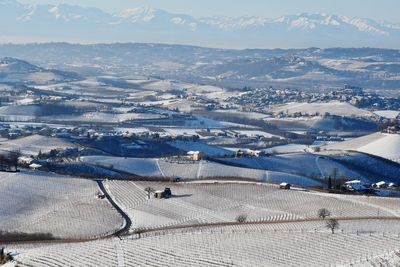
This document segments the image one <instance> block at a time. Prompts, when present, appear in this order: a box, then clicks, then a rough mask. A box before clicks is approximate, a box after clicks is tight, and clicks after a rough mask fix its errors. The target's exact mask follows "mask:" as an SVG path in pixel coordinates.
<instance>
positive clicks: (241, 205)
mask: <svg viewBox="0 0 400 267" xmlns="http://www.w3.org/2000/svg"><path fill="white" fill-rule="evenodd" d="M107 186H108V188H109V191H110V193H111V195H112V196H113V197H114V199H115V200H116V201H117V202H118V203H119V204H120V205H121V207H122V208H123V209H124V210H126V211H127V212H128V214H129V215H130V216H131V218H133V227H134V228H141V227H145V228H158V227H167V226H177V225H190V224H199V223H216V222H233V221H235V219H236V217H237V216H239V215H246V217H247V220H248V221H254V222H257V221H269V222H279V221H291V220H299V219H315V218H317V211H318V210H319V209H320V208H327V209H328V210H330V211H331V213H332V216H335V217H353V218H355V217H376V216H381V217H397V216H400V213H399V208H398V207H399V206H400V199H395V198H387V199H380V198H377V197H376V198H373V197H362V196H356V197H354V196H342V195H331V194H323V193H317V192H307V191H301V190H280V189H278V188H277V187H276V186H273V185H269V184H252V183H238V184H237V183H178V184H176V183H175V184H174V183H156V182H132V181H108V182H107ZM146 187H151V188H153V189H155V190H162V189H164V187H170V188H171V190H172V192H173V197H172V198H170V199H163V200H159V199H154V198H151V199H147V195H146V193H145V191H144V189H145V188H146ZM385 203H388V205H385Z"/></svg>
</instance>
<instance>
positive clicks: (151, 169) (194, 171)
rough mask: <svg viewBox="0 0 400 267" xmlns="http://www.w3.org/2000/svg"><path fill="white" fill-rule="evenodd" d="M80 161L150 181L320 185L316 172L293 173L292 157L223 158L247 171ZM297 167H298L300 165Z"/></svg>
mask: <svg viewBox="0 0 400 267" xmlns="http://www.w3.org/2000/svg"><path fill="white" fill-rule="evenodd" d="M267 159H269V158H267ZM80 160H81V161H82V162H85V163H89V164H92V165H98V166H103V167H106V168H111V169H114V170H120V171H123V172H127V173H131V174H135V175H138V176H142V177H152V178H161V177H164V178H173V177H180V178H181V179H183V180H185V179H190V180H197V179H208V178H242V179H252V180H256V181H260V182H270V183H281V182H288V183H292V184H296V185H301V186H321V185H322V184H323V182H322V181H321V180H320V179H319V178H320V175H321V174H320V172H319V170H318V171H317V172H316V173H311V174H312V175H314V176H316V177H317V178H310V177H307V175H301V174H297V173H296V172H299V171H296V169H293V168H292V166H291V165H290V164H291V160H292V159H291V158H289V159H283V160H278V162H277V163H276V164H275V165H270V164H269V163H268V162H266V161H264V159H263V158H240V159H234V158H232V159H224V160H226V161H227V162H233V163H237V164H242V165H244V166H248V168H241V167H234V166H229V165H224V164H219V163H215V162H209V161H192V162H191V161H181V162H180V161H179V160H171V159H140V158H119V157H110V156H87V157H81V158H80ZM315 160H316V157H312V158H310V159H309V160H308V161H306V163H307V164H313V165H315V166H316V163H315ZM323 161H324V160H323V159H318V160H317V162H318V164H323ZM303 162H304V159H303ZM266 164H267V165H266ZM299 164H301V162H300V163H299ZM281 165H282V166H286V169H285V170H283V171H279V167H280V166H281ZM303 166H304V165H302V166H301V168H300V165H299V166H298V168H299V170H303V169H304V168H303ZM264 168H265V169H264ZM332 168H333V167H332ZM286 171H287V172H286ZM326 172H327V171H326ZM310 176H311V175H310Z"/></svg>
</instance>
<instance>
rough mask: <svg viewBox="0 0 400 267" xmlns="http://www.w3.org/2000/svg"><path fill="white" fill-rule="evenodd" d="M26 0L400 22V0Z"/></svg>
mask: <svg viewBox="0 0 400 267" xmlns="http://www.w3.org/2000/svg"><path fill="white" fill-rule="evenodd" d="M20 2H23V3H48V4H57V3H68V4H77V5H80V6H87V7H98V8H101V9H103V10H105V11H108V12H117V11H120V10H122V9H125V8H129V7H138V6H146V7H155V8H160V9H165V10H167V11H170V12H173V13H184V14H189V15H192V16H195V17H204V16H213V15H226V16H243V15H258V16H264V17H278V16H280V15H288V14H297V13H303V12H321V13H322V12H324V13H329V14H335V15H346V16H350V17H362V18H372V19H376V20H381V19H383V20H387V21H390V22H400V17H399V13H400V0H20Z"/></svg>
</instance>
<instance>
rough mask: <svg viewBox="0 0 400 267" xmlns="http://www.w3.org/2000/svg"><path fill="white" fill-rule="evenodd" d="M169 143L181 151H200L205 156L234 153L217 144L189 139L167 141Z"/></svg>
mask: <svg viewBox="0 0 400 267" xmlns="http://www.w3.org/2000/svg"><path fill="white" fill-rule="evenodd" d="M168 144H169V145H171V146H173V147H176V148H178V149H180V150H183V151H186V152H188V151H200V152H202V153H203V154H204V155H206V156H210V157H218V156H224V155H234V152H232V151H229V150H227V149H224V148H221V147H218V146H211V145H207V144H205V143H202V142H191V141H174V142H169V143H168Z"/></svg>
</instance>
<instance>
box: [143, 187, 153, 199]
mask: <svg viewBox="0 0 400 267" xmlns="http://www.w3.org/2000/svg"><path fill="white" fill-rule="evenodd" d="M144 191H146V193H147V198H148V199H150V195H151V193H153V192H154V191H155V190H154V188H152V187H150V186H148V187H146V188H145V189H144Z"/></svg>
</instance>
